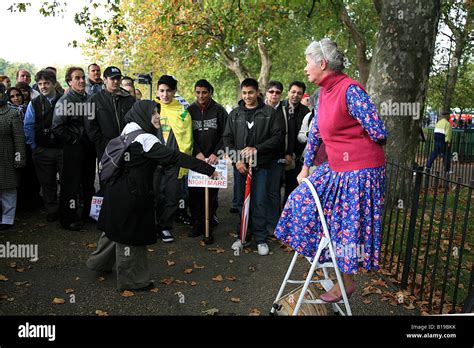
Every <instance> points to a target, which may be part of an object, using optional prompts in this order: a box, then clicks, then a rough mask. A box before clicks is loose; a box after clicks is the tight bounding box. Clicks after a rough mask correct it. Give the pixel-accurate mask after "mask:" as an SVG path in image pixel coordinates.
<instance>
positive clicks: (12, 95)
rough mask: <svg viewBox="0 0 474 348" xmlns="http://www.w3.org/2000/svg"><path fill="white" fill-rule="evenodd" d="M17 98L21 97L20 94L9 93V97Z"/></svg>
mask: <svg viewBox="0 0 474 348" xmlns="http://www.w3.org/2000/svg"><path fill="white" fill-rule="evenodd" d="M14 97H15V98H18V97H21V94H11V95H10V98H14Z"/></svg>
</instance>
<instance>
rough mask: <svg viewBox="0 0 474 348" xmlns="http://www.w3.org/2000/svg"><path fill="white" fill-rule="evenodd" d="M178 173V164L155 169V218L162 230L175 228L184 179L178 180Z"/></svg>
mask: <svg viewBox="0 0 474 348" xmlns="http://www.w3.org/2000/svg"><path fill="white" fill-rule="evenodd" d="M178 174H179V167H177V166H173V167H168V168H166V169H164V168H162V167H158V168H157V169H156V170H155V175H154V177H153V190H154V191H155V220H156V224H157V227H158V230H160V231H162V230H172V229H173V225H174V219H175V217H176V212H177V211H178V204H179V199H180V198H181V185H182V181H183V179H180V180H178Z"/></svg>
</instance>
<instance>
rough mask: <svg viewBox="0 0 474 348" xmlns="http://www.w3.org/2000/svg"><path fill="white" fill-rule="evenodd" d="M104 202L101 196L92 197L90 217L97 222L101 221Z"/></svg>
mask: <svg viewBox="0 0 474 348" xmlns="http://www.w3.org/2000/svg"><path fill="white" fill-rule="evenodd" d="M103 200H104V197H100V196H93V197H92V202H91V211H90V214H89V216H90V217H91V218H93V219H94V220H96V221H97V220H99V215H100V209H101V208H102V201H103Z"/></svg>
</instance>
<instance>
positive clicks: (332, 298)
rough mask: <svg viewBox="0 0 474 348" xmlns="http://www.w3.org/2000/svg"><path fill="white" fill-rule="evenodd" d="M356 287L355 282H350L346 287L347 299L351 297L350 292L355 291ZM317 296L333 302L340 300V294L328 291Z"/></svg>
mask: <svg viewBox="0 0 474 348" xmlns="http://www.w3.org/2000/svg"><path fill="white" fill-rule="evenodd" d="M356 289H357V285H356V283H355V282H352V286H350V287H347V288H346V294H347V299H350V298H351V296H352V294H353V293H354V292H355V291H356ZM319 298H320V299H321V300H323V301H324V302H329V303H335V302H339V301H342V294H341V296H339V297H336V296H334V295H333V294H331V293H330V292H326V293H324V294H322V295H321V296H319Z"/></svg>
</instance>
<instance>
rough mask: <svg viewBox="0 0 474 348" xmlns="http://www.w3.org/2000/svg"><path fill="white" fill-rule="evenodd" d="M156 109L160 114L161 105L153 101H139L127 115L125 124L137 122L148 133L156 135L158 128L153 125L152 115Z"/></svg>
mask: <svg viewBox="0 0 474 348" xmlns="http://www.w3.org/2000/svg"><path fill="white" fill-rule="evenodd" d="M155 108H157V109H158V112H160V104H157V103H155V102H154V101H152V100H139V101H137V102H135V103H134V104H133V106H132V108H131V109H130V110H129V111H128V112H127V113H126V114H125V117H124V121H125V123H130V122H135V123H136V124H138V125H139V126H140V128H141V129H143V130H144V131H145V132H147V133H151V134H153V135H155V134H156V128H155V127H154V126H153V124H152V123H151V115H153V111H154V110H155Z"/></svg>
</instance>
